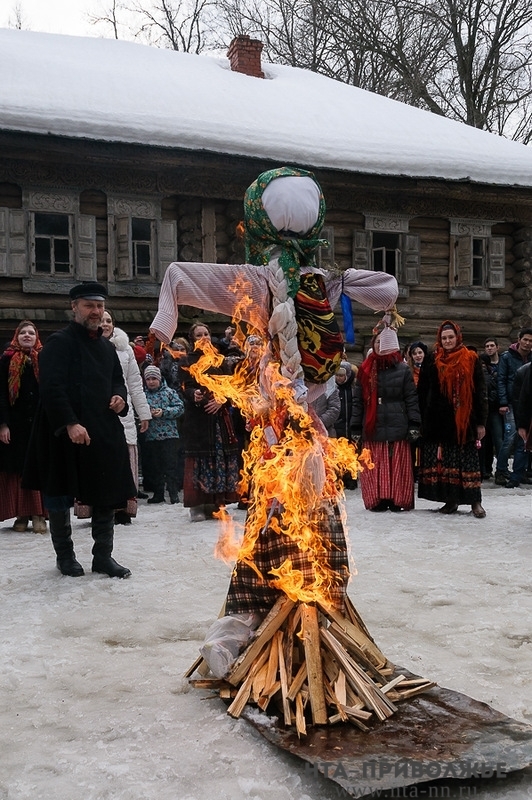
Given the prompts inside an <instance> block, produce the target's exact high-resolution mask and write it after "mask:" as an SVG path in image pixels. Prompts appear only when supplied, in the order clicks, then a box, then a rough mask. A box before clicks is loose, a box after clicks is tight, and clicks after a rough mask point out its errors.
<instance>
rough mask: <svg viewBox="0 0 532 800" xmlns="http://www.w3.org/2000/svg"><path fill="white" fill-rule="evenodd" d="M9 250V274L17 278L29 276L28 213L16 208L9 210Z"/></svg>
mask: <svg viewBox="0 0 532 800" xmlns="http://www.w3.org/2000/svg"><path fill="white" fill-rule="evenodd" d="M34 238H35V237H33V239H34ZM8 250H9V258H8V269H9V274H10V275H17V276H25V275H28V273H29V262H28V251H27V238H26V212H25V211H21V210H19V209H16V208H10V209H9V225H8Z"/></svg>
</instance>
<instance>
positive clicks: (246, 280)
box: [150, 261, 270, 344]
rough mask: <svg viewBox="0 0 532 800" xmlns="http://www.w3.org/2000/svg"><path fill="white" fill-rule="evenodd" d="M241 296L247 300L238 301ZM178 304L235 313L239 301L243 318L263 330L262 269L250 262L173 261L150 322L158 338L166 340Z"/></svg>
mask: <svg viewBox="0 0 532 800" xmlns="http://www.w3.org/2000/svg"><path fill="white" fill-rule="evenodd" d="M239 295H241V296H239ZM244 296H246V297H247V298H249V302H247V303H239V300H241V299H242V297H244ZM180 305H185V306H192V307H193V308H201V309H203V310H204V311H212V312H215V313H219V314H225V315H226V316H228V317H233V316H234V312H235V309H236V307H237V305H238V306H239V312H240V315H241V318H242V319H243V320H244V322H249V323H250V324H252V325H254V326H255V327H257V328H259V329H262V330H266V329H267V327H268V319H269V312H270V295H269V289H268V284H267V281H266V280H265V276H264V270H263V269H262V268H261V267H255V266H252V265H250V264H205V263H202V262H192V261H181V262H173V263H172V264H170V265H169V266H168V268H167V270H166V272H165V275H164V279H163V283H162V286H161V292H160V295H159V308H158V311H157V314H156V316H155V318H154V320H153V322H152V324H151V326H150V330H151V331H153V332H154V333H155V335H156V336H157V338H158V339H160V340H161V341H162V342H165V343H166V344H168V343H169V342H170V341H171V339H172V336H173V335H174V332H175V330H176V328H177V321H178V315H179V312H178V306H180Z"/></svg>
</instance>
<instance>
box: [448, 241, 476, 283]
mask: <svg viewBox="0 0 532 800" xmlns="http://www.w3.org/2000/svg"><path fill="white" fill-rule="evenodd" d="M453 250H454V275H453V282H452V285H454V286H471V236H456V237H455V240H454V248H453Z"/></svg>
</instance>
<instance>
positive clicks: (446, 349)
mask: <svg viewBox="0 0 532 800" xmlns="http://www.w3.org/2000/svg"><path fill="white" fill-rule="evenodd" d="M417 388H418V394H419V406H420V408H421V413H422V432H423V444H422V449H421V465H420V469H419V476H418V484H419V490H418V494H419V497H423V498H425V499H426V500H437V501H439V502H443V503H444V505H443V506H442V507H441V508H440V509H438V510H439V511H440V512H441V513H442V514H454V513H455V512H456V511H457V510H458V506H459V505H470V506H471V511H472V513H473V515H474V516H475V517H478V518H482V517H485V516H486V512H485V511H484V509H483V508H482V504H481V503H482V495H481V489H480V486H481V473H480V460H479V455H478V448H479V446H480V441H481V440H482V438H483V437H484V435H485V433H486V429H485V424H486V418H487V415H488V400H487V393H486V384H485V381H484V374H483V371H482V365H481V363H480V359H479V357H478V355H477V354H476V353H475V352H473V351H472V350H469V349H468V348H467V347H465V345H464V344H463V341H462V333H461V331H460V328H459V326H458V325H457V324H456V323H455V322H451V321H450V320H446V321H445V322H443V323H442V324H441V325H440V328H439V330H438V336H437V341H436V347H435V349H434V352H433V353H431V354H430V355H429V356H427V358H425V360H424V361H423V364H422V366H421V372H420V376H419V382H418V387H417Z"/></svg>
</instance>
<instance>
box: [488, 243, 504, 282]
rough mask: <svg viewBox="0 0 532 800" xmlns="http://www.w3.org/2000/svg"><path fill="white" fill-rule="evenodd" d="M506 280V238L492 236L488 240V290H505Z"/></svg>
mask: <svg viewBox="0 0 532 800" xmlns="http://www.w3.org/2000/svg"><path fill="white" fill-rule="evenodd" d="M504 279H505V258H504V236H492V237H491V239H489V240H488V288H489V289H504Z"/></svg>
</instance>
